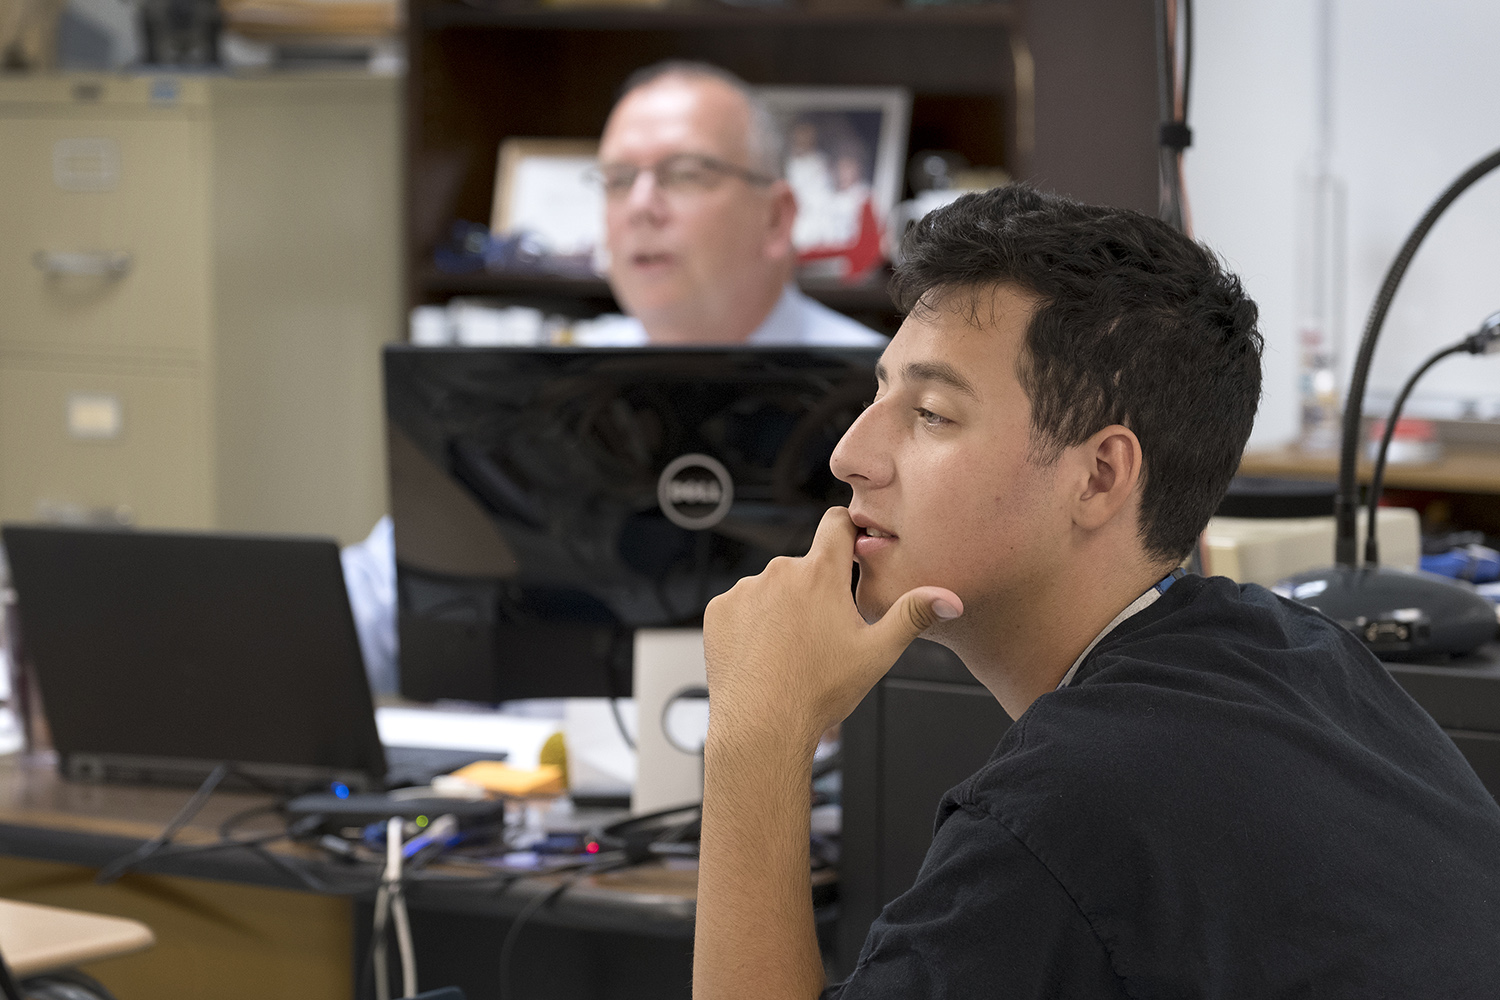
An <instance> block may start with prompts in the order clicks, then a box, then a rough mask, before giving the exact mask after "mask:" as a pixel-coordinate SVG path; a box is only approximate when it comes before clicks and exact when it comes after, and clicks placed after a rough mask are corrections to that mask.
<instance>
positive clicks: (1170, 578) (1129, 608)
mask: <svg viewBox="0 0 1500 1000" xmlns="http://www.w3.org/2000/svg"><path fill="white" fill-rule="evenodd" d="M1183 575H1184V574H1183V571H1182V570H1180V569H1174V570H1173V571H1172V572H1171V573H1168V574H1167V575H1166V576H1164V577H1162V578H1161V579H1160V580H1158V581H1157V582H1156V584H1155V585H1153V586H1152V587H1151V588H1149V589H1148V590H1147V591H1146V592H1145V593H1144V594H1142V595H1141V596H1140V597H1137V598H1136V599H1135V600H1133V601H1131V602H1130V603H1129V604H1127V605H1126V606H1125V610H1124V611H1121V612H1120V613H1119V614H1117V615H1115V617H1114V620H1112V621H1111V622H1110V623H1109V624H1108V625H1106V626H1104V631H1102V632H1100V633H1099V634H1098V635H1096V636H1094V641H1093V642H1090V643H1089V644H1088V645H1087V646H1085V647H1083V652H1081V653H1079V654H1078V659H1076V660H1074V661H1073V665H1072V666H1071V667H1069V668H1068V672H1067V673H1065V674H1063V679H1062V680H1061V681H1060V682H1058V685H1057V689H1058V690H1059V691H1060V690H1062V689H1063V688H1065V687H1067V686H1068V685H1069V684H1070V683H1072V681H1073V676H1074V675H1075V674H1077V673H1078V668H1079V667H1080V666H1082V665H1083V661H1084V659H1085V658H1086V657H1087V656H1088V655H1089V654H1090V653H1092V652H1093V651H1094V647H1095V646H1097V645H1099V642H1100V640H1102V639H1103V638H1104V637H1105V636H1107V635H1109V634H1110V633H1111V632H1113V631H1114V630H1115V626H1116V625H1119V624H1120V623H1121V622H1122V621H1124V620H1125V619H1127V618H1129V617H1130V616H1131V615H1134V614H1138V613H1140V612H1142V611H1145V610H1146V609H1147V608H1149V607H1150V606H1151V605H1153V604H1155V603H1156V602H1157V601H1158V600H1159V599H1160V598H1161V595H1162V594H1165V593H1166V592H1167V589H1168V588H1169V587H1171V586H1172V584H1174V583H1176V582H1177V581H1178V580H1180V579H1182V577H1183Z"/></svg>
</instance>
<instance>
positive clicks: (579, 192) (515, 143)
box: [490, 139, 604, 257]
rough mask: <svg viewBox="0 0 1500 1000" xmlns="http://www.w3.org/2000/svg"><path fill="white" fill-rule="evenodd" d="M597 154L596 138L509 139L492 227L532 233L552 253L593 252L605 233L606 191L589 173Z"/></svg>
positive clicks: (503, 231) (501, 163) (503, 152)
mask: <svg viewBox="0 0 1500 1000" xmlns="http://www.w3.org/2000/svg"><path fill="white" fill-rule="evenodd" d="M598 155H599V143H598V142H596V141H595V140H593V139H506V140H505V141H504V142H502V143H501V144H500V158H499V163H498V164H497V166H496V168H495V201H494V205H493V207H492V208H491V210H490V231H491V232H492V233H494V234H495V235H496V236H507V235H515V234H520V233H528V234H530V235H531V236H532V237H533V238H535V239H536V240H537V241H539V242H540V243H541V244H542V245H543V246H544V247H545V248H546V250H547V253H548V255H549V256H554V257H576V256H583V255H589V254H592V253H593V252H594V250H595V248H596V247H598V246H599V245H600V244H601V243H602V242H603V239H604V192H603V191H601V190H600V189H599V186H598V185H597V184H595V183H594V182H593V181H592V180H591V179H590V177H589V171H590V170H592V169H593V166H594V162H595V160H597V159H598Z"/></svg>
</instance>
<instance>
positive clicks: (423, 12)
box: [414, 0, 1019, 31]
mask: <svg viewBox="0 0 1500 1000" xmlns="http://www.w3.org/2000/svg"><path fill="white" fill-rule="evenodd" d="M414 11H415V13H416V15H417V16H418V17H420V19H421V24H422V27H424V28H447V27H466V28H483V27H493V28H508V29H520V30H525V29H533V30H556V29H562V30H568V31H698V30H703V29H710V30H712V29H722V30H725V31H741V30H745V29H755V28H766V29H776V28H816V27H851V28H852V27H901V26H906V25H910V26H914V27H915V26H935V25H948V26H956V27H965V26H971V27H1011V26H1013V25H1015V24H1017V23H1018V21H1019V17H1018V14H1017V11H1016V7H1015V6H1014V5H1013V4H1010V3H980V4H960V5H954V6H939V7H885V8H873V9H868V10H805V9H799V8H796V7H761V8H747V7H730V6H726V5H721V4H712V3H698V4H693V5H691V6H682V7H664V8H649V7H636V8H631V7H580V8H554V7H539V6H535V5H532V4H517V3H506V2H498V3H486V2H484V0H470V2H468V3H436V4H425V5H416V6H415V7H414Z"/></svg>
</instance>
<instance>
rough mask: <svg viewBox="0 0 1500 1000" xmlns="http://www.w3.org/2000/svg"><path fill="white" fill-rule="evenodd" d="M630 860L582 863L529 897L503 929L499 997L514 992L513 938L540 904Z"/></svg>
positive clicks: (624, 864)
mask: <svg viewBox="0 0 1500 1000" xmlns="http://www.w3.org/2000/svg"><path fill="white" fill-rule="evenodd" d="M630 864H631V862H629V861H626V860H623V859H615V858H611V859H610V860H609V861H606V862H602V863H594V864H590V865H587V866H585V867H582V868H580V869H579V870H578V871H575V872H573V873H572V874H571V875H567V876H565V877H564V878H563V880H562V881H561V882H559V883H558V884H557V885H556V886H554V887H553V888H551V889H549V890H548V891H546V892H544V893H541V894H540V895H537V896H534V897H532V899H531V900H530V902H528V903H527V904H526V905H525V906H523V907H522V908H521V912H520V913H518V914H516V919H515V920H513V921H511V925H510V929H509V930H508V931H506V932H505V940H504V942H502V943H501V945H500V969H499V979H500V990H499V998H500V1000H508V998H511V997H513V996H514V995H515V994H514V992H513V991H512V990H511V988H510V979H511V965H512V964H513V963H514V961H515V951H516V942H517V941H519V940H520V939H521V931H522V929H523V928H525V926H526V925H527V923H528V922H530V920H531V918H532V917H533V916H535V915H536V914H537V913H538V912H539V911H540V910H541V909H542V907H544V906H550V905H551V904H552V903H553V902H555V901H556V900H557V899H558V898H559V897H561V896H562V894H563V893H565V892H567V891H568V890H569V889H571V888H573V886H575V885H577V884H578V883H579V881H581V880H582V879H584V878H587V877H588V876H590V875H598V874H602V873H604V872H607V871H614V870H615V869H618V868H625V867H628V866H629V865H630Z"/></svg>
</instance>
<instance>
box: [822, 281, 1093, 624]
mask: <svg viewBox="0 0 1500 1000" xmlns="http://www.w3.org/2000/svg"><path fill="white" fill-rule="evenodd" d="M957 298H958V299H960V300H961V302H960V303H959V305H960V306H963V305H966V304H967V301H968V300H967V299H966V298H965V297H964V294H963V293H960V294H959V295H958V296H957ZM1031 311H1032V302H1031V300H1030V299H1029V298H1027V297H1025V296H1023V295H1022V294H1020V293H1019V292H1016V291H1014V290H1012V289H1009V288H1005V287H1002V288H999V289H997V290H995V291H994V292H993V293H990V292H983V293H981V298H980V305H979V309H978V313H977V314H978V317H979V319H980V321H981V322H980V324H979V325H978V326H975V325H971V324H970V323H969V322H968V319H967V318H966V315H965V313H964V312H963V311H961V309H954V308H941V307H940V308H939V309H938V310H937V311H936V313H935V314H934V313H933V312H931V311H918V312H914V313H913V314H912V315H911V316H909V317H907V320H906V322H905V323H903V324H902V326H901V329H900V331H899V332H898V333H897V334H896V336H895V338H894V339H893V340H892V341H891V344H890V346H889V347H887V348H886V350H885V354H884V355H883V356H882V358H881V370H880V380H879V388H878V391H877V395H876V399H875V402H874V403H872V404H871V405H870V406H869V407H868V408H867V409H866V410H865V411H864V413H863V414H861V415H860V417H859V419H858V420H857V421H855V423H854V425H853V426H852V427H850V429H849V431H848V433H847V434H845V435H844V438H843V440H842V441H840V442H839V445H838V448H837V449H835V451H834V454H833V459H832V463H831V464H832V467H833V472H834V475H836V476H838V477H839V478H840V479H842V480H844V481H845V482H847V483H848V484H849V485H850V486H851V487H853V489H854V499H853V502H852V503H851V504H850V505H849V510H850V515H851V517H852V518H853V520H854V523H855V524H856V525H858V526H859V527H860V535H859V538H858V539H857V540H856V542H855V558H856V559H857V561H858V562H859V566H860V574H859V587H858V590H857V593H856V602H857V603H858V605H859V610H860V613H861V614H863V615H864V616H865V617H866V618H867V619H870V620H873V619H875V618H878V617H880V616H881V615H883V614H884V613H885V612H886V610H887V609H888V608H889V607H890V606H891V605H892V604H893V603H894V602H895V601H896V599H897V598H899V597H900V596H901V595H902V594H904V593H906V592H907V591H908V590H910V589H911V588H913V587H916V586H922V585H928V584H932V585H938V586H944V587H948V588H950V589H951V590H953V591H954V592H955V593H957V594H958V596H959V597H960V598H961V599H962V600H963V602H964V608H965V610H964V615H963V617H962V618H960V619H959V620H958V621H956V622H954V623H952V624H951V625H942V626H939V627H938V628H937V629H934V630H932V631H931V632H930V633H929V635H930V636H931V637H933V638H939V639H943V638H946V637H951V636H952V635H953V634H961V631H960V633H954V632H952V631H951V630H954V629H958V630H963V629H972V628H975V627H977V626H979V625H980V624H981V623H982V622H984V621H985V620H986V619H987V618H988V619H990V620H994V618H995V616H996V612H998V613H999V617H1000V618H1002V619H1003V618H1005V617H1007V616H1006V609H1007V608H1011V607H1014V606H1016V604H1017V602H1018V601H1019V603H1020V604H1022V605H1024V603H1025V600H1024V595H1025V594H1026V592H1027V589H1028V588H1029V587H1032V586H1035V585H1036V583H1037V582H1038V581H1041V580H1044V579H1046V575H1047V574H1048V572H1049V571H1050V570H1051V569H1052V568H1053V567H1054V566H1055V562H1056V557H1057V553H1058V552H1060V551H1062V549H1063V546H1064V545H1065V543H1066V541H1067V539H1068V535H1069V532H1070V529H1071V520H1070V517H1069V515H1068V514H1067V513H1066V511H1067V508H1066V505H1065V504H1064V503H1063V495H1062V494H1063V492H1064V491H1063V490H1062V488H1061V483H1060V477H1059V476H1058V475H1057V474H1056V472H1057V466H1056V465H1055V464H1053V465H1039V464H1037V463H1036V462H1034V461H1033V460H1032V459H1031V457H1030V455H1029V452H1028V446H1029V439H1030V419H1031V404H1030V401H1029V400H1028V399H1027V397H1026V393H1025V391H1024V390H1023V389H1022V388H1021V384H1020V382H1019V381H1018V380H1017V377H1016V361H1017V358H1018V356H1019V352H1020V350H1021V347H1022V344H1023V342H1024V336H1025V330H1026V324H1027V322H1028V320H1029V319H1030V316H1031ZM945 629H947V630H950V632H949V633H948V636H945V635H944V634H943V630H945Z"/></svg>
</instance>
